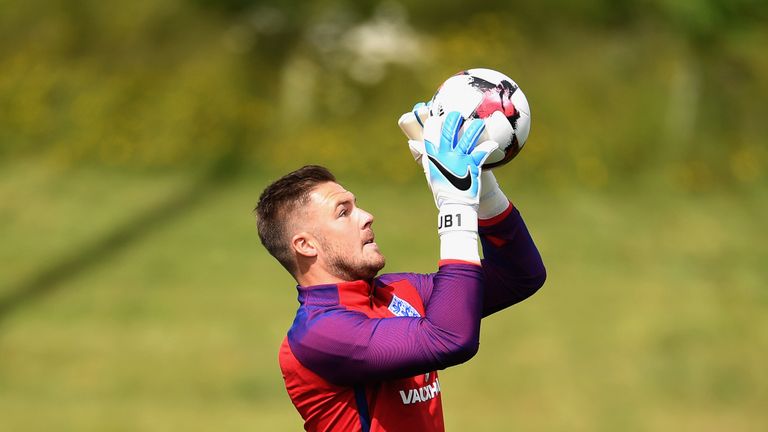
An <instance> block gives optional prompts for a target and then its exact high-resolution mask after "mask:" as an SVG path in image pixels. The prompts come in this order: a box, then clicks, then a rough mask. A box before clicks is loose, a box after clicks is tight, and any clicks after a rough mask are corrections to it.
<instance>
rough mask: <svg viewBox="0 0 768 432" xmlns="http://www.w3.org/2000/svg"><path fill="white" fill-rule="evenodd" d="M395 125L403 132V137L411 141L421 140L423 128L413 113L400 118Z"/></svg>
mask: <svg viewBox="0 0 768 432" xmlns="http://www.w3.org/2000/svg"><path fill="white" fill-rule="evenodd" d="M397 125H398V126H400V130H402V131H403V133H404V134H405V136H407V137H408V139H411V140H422V139H423V138H424V137H423V132H424V127H423V126H422V125H421V123H420V122H419V120H418V119H417V118H416V117H415V116H414V114H413V112H407V113H405V114H403V115H401V116H400V119H399V120H398V121H397Z"/></svg>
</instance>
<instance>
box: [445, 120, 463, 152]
mask: <svg viewBox="0 0 768 432" xmlns="http://www.w3.org/2000/svg"><path fill="white" fill-rule="evenodd" d="M463 123H464V117H462V116H461V114H459V113H458V112H457V111H451V112H449V113H448V115H446V116H445V121H444V122H443V130H442V133H441V135H440V151H443V152H447V151H449V150H453V149H454V148H456V144H457V143H458V141H459V131H460V130H461V125H462V124H463Z"/></svg>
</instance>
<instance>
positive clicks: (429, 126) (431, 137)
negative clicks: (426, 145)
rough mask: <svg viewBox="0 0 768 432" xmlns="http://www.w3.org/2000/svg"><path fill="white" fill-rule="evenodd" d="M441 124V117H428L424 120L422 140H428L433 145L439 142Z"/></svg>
mask: <svg viewBox="0 0 768 432" xmlns="http://www.w3.org/2000/svg"><path fill="white" fill-rule="evenodd" d="M442 126H443V117H429V118H428V119H427V120H426V121H425V122H424V133H423V135H424V137H423V138H424V141H429V142H431V143H432V144H433V145H434V144H439V143H440V130H441V128H442Z"/></svg>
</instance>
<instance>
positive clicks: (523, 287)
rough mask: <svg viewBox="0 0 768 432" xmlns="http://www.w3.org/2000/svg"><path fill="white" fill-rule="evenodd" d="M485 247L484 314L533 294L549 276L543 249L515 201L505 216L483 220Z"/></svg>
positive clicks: (482, 234) (482, 228)
mask: <svg viewBox="0 0 768 432" xmlns="http://www.w3.org/2000/svg"><path fill="white" fill-rule="evenodd" d="M479 225H480V228H479V234H480V243H481V244H482V247H483V260H482V266H483V273H484V277H485V287H484V288H485V290H484V294H483V316H488V315H491V314H493V313H495V312H498V311H500V310H502V309H505V308H507V307H509V306H511V305H513V304H515V303H518V302H520V301H522V300H525V299H526V298H528V297H530V296H531V295H533V294H534V293H535V292H536V291H537V290H538V289H539V288H541V286H542V285H544V280H545V279H546V277H547V274H546V270H545V269H544V263H543V262H542V260H541V255H540V254H539V250H538V249H537V248H536V245H535V244H534V242H533V239H532V238H531V235H530V233H529V232H528V228H527V227H526V226H525V222H523V218H522V217H521V216H520V212H519V211H518V210H517V209H516V208H514V207H513V206H512V205H511V204H510V207H509V208H508V209H507V210H506V211H505V212H504V213H502V214H501V215H499V216H497V217H496V218H493V219H490V220H485V221H484V220H480V223H479Z"/></svg>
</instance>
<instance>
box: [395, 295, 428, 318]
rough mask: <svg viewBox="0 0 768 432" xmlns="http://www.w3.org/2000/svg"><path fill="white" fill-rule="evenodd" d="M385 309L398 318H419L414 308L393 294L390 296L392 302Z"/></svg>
mask: <svg viewBox="0 0 768 432" xmlns="http://www.w3.org/2000/svg"><path fill="white" fill-rule="evenodd" d="M387 309H389V311H390V312H392V313H393V314H395V315H396V316H399V317H414V318H418V317H421V315H420V314H419V312H418V311H417V310H416V308H414V307H413V306H411V305H410V304H409V303H408V302H407V301H405V300H403V299H401V298H400V297H398V296H396V295H394V294H392V301H391V302H389V307H388V308H387Z"/></svg>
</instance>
